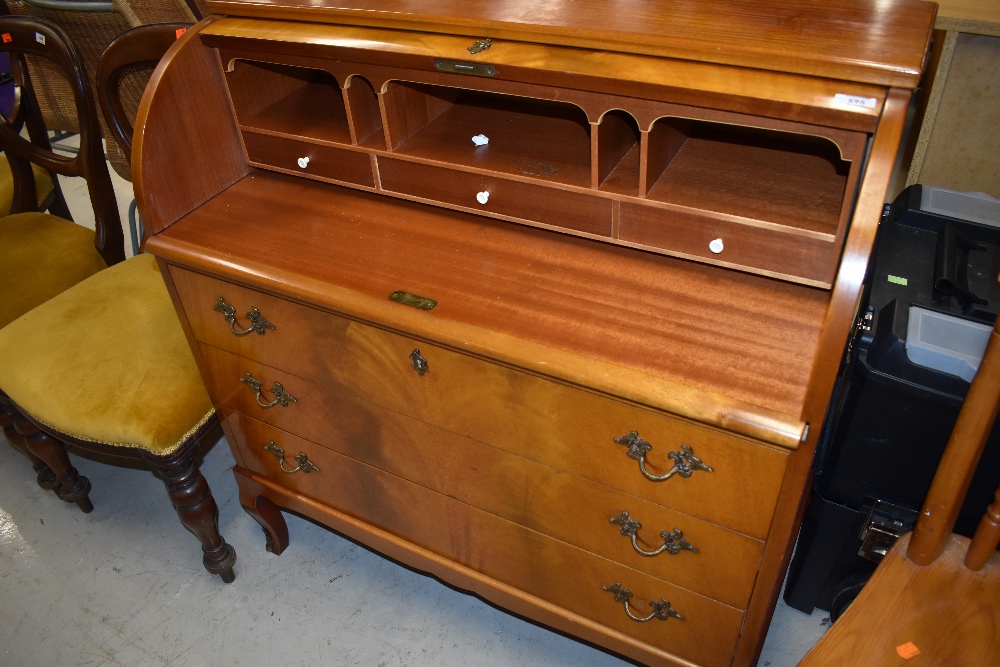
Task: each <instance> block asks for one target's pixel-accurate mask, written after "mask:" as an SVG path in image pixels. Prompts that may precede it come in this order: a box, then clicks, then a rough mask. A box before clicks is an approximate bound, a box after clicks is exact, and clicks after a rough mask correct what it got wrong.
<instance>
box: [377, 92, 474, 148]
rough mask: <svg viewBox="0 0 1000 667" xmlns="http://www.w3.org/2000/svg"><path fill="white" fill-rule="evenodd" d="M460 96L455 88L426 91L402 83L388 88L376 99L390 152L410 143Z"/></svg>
mask: <svg viewBox="0 0 1000 667" xmlns="http://www.w3.org/2000/svg"><path fill="white" fill-rule="evenodd" d="M460 94H461V90H460V89H458V88H450V89H449V88H434V89H427V88H421V87H416V86H411V85H405V84H394V85H391V86H387V87H386V88H385V89H384V90H383V91H382V95H381V97H380V98H379V99H380V100H381V102H382V118H383V124H384V126H385V142H386V145H387V146H388V147H389V150H393V151H394V150H396V149H398V148H399V147H400V146H402V145H403V144H404V143H406V142H407V141H409V139H410V137H412V136H413V135H414V134H416V133H417V132H419V131H420V130H422V129H423V128H424V127H426V126H427V124H428V123H430V122H431V121H433V120H434V119H435V118H437V117H438V116H440V115H441V114H442V113H444V112H445V111H447V110H448V109H449V108H450V107H451V106H452V105H453V104H454V103H455V100H456V99H457V98H458V96H459V95H460ZM471 136H472V135H469V138H470V140H471Z"/></svg>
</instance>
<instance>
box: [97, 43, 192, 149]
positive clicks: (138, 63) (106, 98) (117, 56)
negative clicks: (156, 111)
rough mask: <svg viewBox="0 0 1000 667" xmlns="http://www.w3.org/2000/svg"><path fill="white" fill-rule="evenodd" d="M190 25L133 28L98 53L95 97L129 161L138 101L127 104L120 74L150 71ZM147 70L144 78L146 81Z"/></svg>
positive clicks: (109, 127) (149, 72) (122, 75)
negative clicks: (100, 53) (99, 57)
mask: <svg viewBox="0 0 1000 667" xmlns="http://www.w3.org/2000/svg"><path fill="white" fill-rule="evenodd" d="M190 26H191V24H190V23H157V24H152V25H144V26H139V27H138V28H133V29H131V30H129V31H128V32H125V33H122V34H121V35H119V36H118V37H116V38H115V39H114V40H112V42H111V43H110V44H109V45H108V48H107V49H105V51H104V55H102V56H101V62H100V63H99V64H98V66H97V99H98V101H99V102H100V104H101V110H102V111H103V112H104V120H105V121H106V122H107V124H108V129H109V130H110V131H111V134H112V135H114V138H115V140H116V141H118V143H119V144H120V145H121V147H122V148H123V149H124V152H125V157H126V158H127V159H128V160H129V161H130V162H131V156H132V132H133V129H134V123H135V115H136V112H137V111H138V105H136V104H134V103H133V104H127V103H128V102H129V101H130V100H127V99H126V98H125V96H124V95H123V91H122V86H121V83H122V80H123V77H125V76H127V75H129V74H133V73H135V74H139V73H140V72H141V73H142V74H147V71H148V74H151V73H152V69H153V68H154V67H155V66H156V64H157V63H158V62H159V61H160V59H161V58H162V57H163V54H164V53H166V52H167V49H169V48H170V46H171V45H172V44H173V43H174V42H175V41H177V38H178V37H180V36H181V35H182V34H183V33H184V31H185V30H187V28H189V27H190ZM148 74H147V75H146V76H144V78H143V80H144V81H148V79H149V77H148ZM132 101H133V102H134V100H132Z"/></svg>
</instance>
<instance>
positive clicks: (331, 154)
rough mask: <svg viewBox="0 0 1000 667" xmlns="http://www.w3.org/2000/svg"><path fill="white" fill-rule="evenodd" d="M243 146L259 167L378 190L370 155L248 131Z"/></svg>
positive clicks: (244, 132)
mask: <svg viewBox="0 0 1000 667" xmlns="http://www.w3.org/2000/svg"><path fill="white" fill-rule="evenodd" d="M243 143H244V145H245V146H246V149H247V159H248V160H249V161H250V162H251V163H253V164H256V165H258V166H263V167H276V168H278V169H281V170H284V171H293V172H296V173H300V174H302V175H305V176H316V177H319V178H326V179H330V180H334V181H342V182H344V183H354V184H356V185H364V186H367V187H370V188H373V187H375V176H374V175H373V173H372V163H371V158H370V157H369V156H368V154H367V153H361V152H358V151H352V150H347V149H343V148H336V147H333V146H325V145H322V144H314V143H309V142H305V141H295V140H294V139H286V138H284V137H276V136H274V135H271V134H260V133H257V132H252V131H250V130H247V129H244V130H243ZM300 160H301V161H302V162H300Z"/></svg>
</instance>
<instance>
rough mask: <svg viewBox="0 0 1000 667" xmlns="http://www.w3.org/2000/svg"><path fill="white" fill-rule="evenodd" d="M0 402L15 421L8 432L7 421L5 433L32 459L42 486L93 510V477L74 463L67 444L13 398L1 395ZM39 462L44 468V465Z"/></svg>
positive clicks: (63, 498)
mask: <svg viewBox="0 0 1000 667" xmlns="http://www.w3.org/2000/svg"><path fill="white" fill-rule="evenodd" d="M0 405H2V407H3V410H4V413H5V416H6V417H8V418H9V419H10V421H11V422H13V426H12V428H13V434H8V427H7V426H6V423H5V425H4V435H5V436H6V437H7V438H8V440H10V441H11V444H13V445H14V447H15V449H17V450H18V451H20V452H22V453H23V454H24V455H25V456H27V457H28V460H29V461H31V464H32V466H33V467H34V468H35V472H36V473H37V480H38V485H39V486H41V487H42V488H43V489H47V490H48V489H51V490H53V491H55V494H56V495H57V496H58V497H59V498H60V499H61V500H64V501H66V502H68V503H76V505H77V507H79V508H80V509H81V510H83V511H84V512H92V511H93V509H94V505H93V503H91V502H90V480H89V479H87V478H86V477H84V476H83V475H81V474H80V473H79V472H78V471H77V469H76V468H75V467H74V466H73V464H72V463H70V461H69V456H68V455H67V454H66V445H65V444H64V443H63V442H62V441H60V440H57V439H56V438H53V437H52V436H51V435H49V434H48V433H45V432H44V431H42V430H40V429H39V428H38V427H37V426H35V425H34V424H32V423H31V422H30V421H28V419H27V418H26V417H25V416H24V415H23V414H21V411H20V410H18V409H17V407H16V406H15V405H14V403H13V401H11V400H10V398H9V397H7V396H4V395H2V394H0ZM12 437H13V440H12V439H11V438H12ZM15 441H16V442H15ZM38 464H41V466H44V467H41V468H40V467H39V465H38ZM46 468H47V469H48V471H46ZM49 473H51V477H50V476H49Z"/></svg>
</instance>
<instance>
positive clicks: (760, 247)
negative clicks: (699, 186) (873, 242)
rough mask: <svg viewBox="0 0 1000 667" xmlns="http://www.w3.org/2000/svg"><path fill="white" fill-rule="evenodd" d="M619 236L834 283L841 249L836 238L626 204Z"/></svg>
mask: <svg viewBox="0 0 1000 667" xmlns="http://www.w3.org/2000/svg"><path fill="white" fill-rule="evenodd" d="M618 234H619V238H620V239H621V240H622V241H627V242H629V243H638V244H641V245H644V246H650V247H652V248H663V249H665V250H670V251H673V252H678V253H683V254H685V255H692V256H695V257H702V258H706V259H711V260H717V261H720V262H726V263H727V264H730V265H737V266H745V267H748V268H752V269H758V270H762V271H766V272H768V273H776V274H781V275H788V276H795V277H797V278H803V279H805V280H807V281H810V282H813V283H820V284H823V285H829V284H830V283H831V281H832V280H833V268H834V266H833V260H834V256H835V254H836V252H837V248H836V246H835V245H834V242H833V238H829V239H825V238H816V237H813V236H803V235H800V234H792V233H787V232H781V231H777V230H774V229H769V228H764V227H755V226H751V225H745V224H740V223H737V222H731V221H728V220H723V219H720V218H714V217H710V216H707V215H698V214H695V213H684V212H681V211H676V210H671V209H666V208H659V207H656V206H646V205H642V204H631V203H628V202H623V203H622V206H621V225H620V227H619V232H618Z"/></svg>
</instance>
